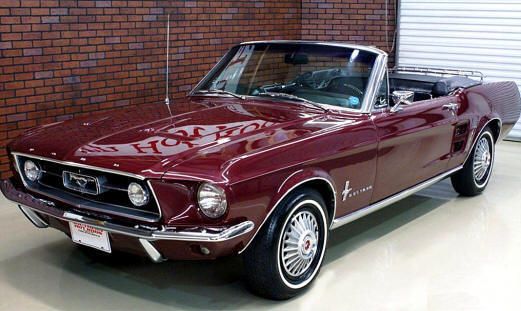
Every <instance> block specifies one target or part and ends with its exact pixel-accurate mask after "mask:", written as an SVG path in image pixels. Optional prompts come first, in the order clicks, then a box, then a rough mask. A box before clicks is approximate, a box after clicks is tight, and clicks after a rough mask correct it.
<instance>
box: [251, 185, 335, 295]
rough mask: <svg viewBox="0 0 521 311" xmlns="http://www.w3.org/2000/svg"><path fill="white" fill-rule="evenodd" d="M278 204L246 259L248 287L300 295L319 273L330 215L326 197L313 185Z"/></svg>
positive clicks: (271, 292)
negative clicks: (326, 205)
mask: <svg viewBox="0 0 521 311" xmlns="http://www.w3.org/2000/svg"><path fill="white" fill-rule="evenodd" d="M276 208H277V210H275V211H274V212H273V214H272V215H271V216H270V218H269V219H268V221H267V222H266V224H265V225H264V227H263V228H262V229H261V230H260V231H259V233H258V235H257V236H256V237H255V239H254V240H253V242H252V244H251V245H250V246H249V247H248V249H247V250H246V251H245V253H244V256H243V259H244V266H245V273H246V282H247V284H248V286H249V288H250V289H251V290H252V291H253V292H254V293H256V294H258V295H260V296H263V297H266V298H270V299H278V300H281V299H289V298H291V297H293V296H295V295H297V294H298V293H300V292H301V291H303V290H304V289H305V288H306V287H308V286H309V284H311V282H312V281H313V280H314V278H315V277H316V276H317V274H318V272H319V270H320V266H321V264H322V259H323V258H324V253H325V249H326V243H327V236H328V216H327V211H326V208H325V203H324V200H323V198H322V197H321V196H320V194H319V193H318V192H316V191H314V190H312V189H301V190H297V191H295V192H294V193H293V194H290V195H289V197H288V198H286V199H284V200H283V202H281V204H280V205H279V206H278V207H276Z"/></svg>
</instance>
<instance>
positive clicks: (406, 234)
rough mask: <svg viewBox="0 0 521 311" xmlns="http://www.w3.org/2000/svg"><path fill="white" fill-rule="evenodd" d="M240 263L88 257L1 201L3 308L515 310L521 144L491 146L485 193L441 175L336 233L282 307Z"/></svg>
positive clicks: (519, 276) (520, 250) (520, 246)
mask: <svg viewBox="0 0 521 311" xmlns="http://www.w3.org/2000/svg"><path fill="white" fill-rule="evenodd" d="M240 276H241V262H240V260H238V259H237V258H228V259H222V260H218V261H216V262H166V263H162V264H152V263H149V262H148V261H147V260H141V259H138V258H135V257H130V256H124V255H117V256H111V257H105V256H101V257H99V256H93V255H92V254H89V253H86V252H84V251H82V250H81V249H79V248H78V247H76V246H74V245H73V244H72V243H71V242H70V241H69V240H68V238H67V237H66V236H65V235H63V234H62V233H59V232H57V231H54V230H38V229H36V228H34V227H33V226H32V225H31V224H30V223H29V222H28V221H27V220H26V219H25V218H24V216H23V215H22V214H20V212H19V211H18V210H17V209H16V208H15V206H14V205H13V204H11V203H8V202H6V200H5V199H4V198H1V199H0V309H2V310H28V309H30V308H31V309H38V310H56V309H59V310H76V309H77V310H93V309H94V310H108V309H111V310H117V309H121V310H123V309H124V310H167V309H189V310H199V309H201V310H214V309H215V310H218V309H226V310H234V309H262V308H264V309H270V310H273V309H276V310H278V309H291V310H296V309H300V310H322V309H325V308H326V307H328V308H329V309H331V310H520V309H521V144H519V143H513V142H503V143H501V144H500V145H499V146H498V148H497V158H496V166H495V170H494V174H493V176H492V179H491V181H490V184H489V187H488V189H487V190H486V192H485V193H484V194H483V195H481V196H478V197H475V198H459V197H457V195H456V193H455V192H454V191H453V190H452V188H451V186H450V183H449V181H448V180H445V181H443V182H441V183H438V184H436V185H434V186H432V187H430V188H428V189H426V190H424V191H422V192H421V193H419V194H418V195H415V196H412V197H410V198H408V199H405V200H403V201H401V202H399V203H397V204H394V205H392V206H390V207H388V208H386V209H385V210H383V211H380V212H378V213H376V214H373V215H370V216H368V217H366V218H364V219H361V220H359V221H357V222H355V223H352V224H350V225H347V226H345V227H342V228H340V229H337V230H335V231H333V233H332V235H331V240H330V245H329V248H328V253H327V254H326V259H325V263H324V267H323V269H322V271H321V274H320V275H319V277H318V279H317V280H316V282H315V283H314V284H313V286H312V288H311V289H310V290H309V291H308V292H307V293H305V294H304V295H302V296H300V297H298V298H296V299H293V300H291V301H287V302H272V301H267V300H263V299H260V298H257V297H255V296H253V295H251V294H250V293H249V292H247V291H246V290H245V289H244V288H243V286H242V283H241V278H240Z"/></svg>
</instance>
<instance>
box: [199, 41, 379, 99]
mask: <svg viewBox="0 0 521 311" xmlns="http://www.w3.org/2000/svg"><path fill="white" fill-rule="evenodd" d="M376 57H377V55H376V54H375V53H371V52H368V51H364V50H358V49H350V48H346V47H338V46H329V45H320V44H306V43H256V44H251V45H241V46H237V47H235V48H233V49H232V50H231V51H230V52H229V53H228V54H227V55H226V57H225V59H224V61H223V62H221V63H220V65H219V67H218V68H216V70H214V71H213V74H212V75H211V76H209V77H207V78H206V79H205V82H203V83H202V85H200V86H199V87H198V88H197V89H196V90H195V91H194V93H206V94H208V93H213V94H226V93H225V92H227V93H228V94H229V95H230V94H234V95H240V96H245V95H246V96H270V97H272V98H273V97H277V98H281V99H286V100H295V101H300V102H302V103H303V104H306V103H307V104H309V103H319V104H327V105H333V106H338V107H345V108H352V109H360V108H361V105H362V101H363V98H364V95H365V91H366V88H367V83H368V80H369V76H370V74H371V70H372V68H373V65H374V63H375V60H376ZM288 94H289V95H291V96H287V95H288Z"/></svg>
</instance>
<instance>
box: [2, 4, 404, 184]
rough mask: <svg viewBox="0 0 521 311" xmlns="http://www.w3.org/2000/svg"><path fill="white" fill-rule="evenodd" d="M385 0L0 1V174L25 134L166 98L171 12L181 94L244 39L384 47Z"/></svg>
mask: <svg viewBox="0 0 521 311" xmlns="http://www.w3.org/2000/svg"><path fill="white" fill-rule="evenodd" d="M384 1H385V0H380V1H367V0H358V1H356V3H355V2H354V1H341V0H322V1H320V0H317V1H311V0H302V1H299V0H264V1H261V0H236V1H170V0H169V1H166V0H164V1H152V0H144V1H134V0H128V1H93V0H0V175H1V177H2V178H4V177H7V176H8V174H9V173H8V163H7V157H6V151H5V145H6V144H7V142H8V141H9V140H11V139H12V138H14V137H16V136H18V135H19V134H20V133H21V132H22V131H23V130H25V129H27V128H30V127H32V126H35V125H38V124H45V123H50V122H54V121H56V120H63V119H69V118H72V117H74V116H79V115H84V114H89V113H93V112H97V111H103V110H108V109H115V108H117V107H121V106H128V105H138V104H142V103H145V102H159V101H162V99H163V97H164V52H165V29H164V26H165V21H166V14H167V13H170V14H172V15H171V27H172V29H171V40H172V42H171V60H172V61H171V81H172V83H171V90H172V97H173V98H176V97H177V98H178V97H182V96H184V95H185V94H186V92H187V91H189V90H190V89H191V88H192V86H193V85H194V84H195V83H196V82H197V81H198V80H199V79H200V78H201V77H202V76H203V74H204V73H205V72H206V71H207V70H208V69H209V68H211V66H212V65H213V64H214V63H215V62H216V61H217V60H218V58H219V57H220V56H221V55H222V54H223V53H224V52H225V51H226V50H227V49H228V48H229V47H230V46H232V45H233V44H236V43H239V42H241V41H246V40H264V39H300V38H302V39H312V40H336V41H352V42H358V43H365V44H373V45H377V46H379V47H381V48H384V49H386V47H387V46H388V45H389V44H390V43H389V44H388V43H386V42H385V40H386V37H385V26H384V20H383V16H384V14H385V11H384V4H385V2H384ZM390 1H392V0H390ZM389 7H390V10H389V16H390V17H393V16H394V10H393V9H392V7H393V6H392V5H390V6H389ZM390 20H391V22H390V25H389V29H388V32H389V33H392V32H393V31H394V18H390ZM389 38H392V35H390V36H389Z"/></svg>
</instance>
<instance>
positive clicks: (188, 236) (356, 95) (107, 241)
mask: <svg viewBox="0 0 521 311" xmlns="http://www.w3.org/2000/svg"><path fill="white" fill-rule="evenodd" d="M386 65H387V54H386V53H385V52H383V51H381V50H378V49H376V48H372V47H365V46H358V45H349V44H341V43H322V42H305V41H265V42H249V43H243V44H240V45H238V46H235V47H233V48H232V49H231V50H230V51H229V52H228V53H227V54H226V55H225V56H224V57H223V58H222V59H221V60H220V61H219V63H218V64H217V65H216V66H215V67H214V68H213V69H212V70H211V71H210V72H209V74H208V75H207V76H206V77H205V78H204V79H203V80H202V81H201V82H200V83H199V84H198V85H197V86H196V87H195V88H194V89H193V91H192V92H191V93H190V94H189V95H188V96H187V98H186V99H184V100H178V101H175V102H172V103H169V104H168V103H167V104H162V103H150V104H147V105H142V106H138V107H130V108H126V109H123V110H119V111H116V112H110V113H105V114H100V115H96V116H91V117H83V118H78V119H74V120H70V121H64V122H57V123H54V124H49V125H45V126H40V127H37V128H34V129H31V130H29V131H27V132H26V133H25V134H23V135H22V136H21V137H19V138H18V139H16V140H14V141H13V142H12V143H11V144H10V145H9V146H8V153H9V156H10V157H11V160H12V169H13V173H14V177H12V178H11V179H8V180H4V181H2V182H1V183H0V185H1V190H2V192H3V193H4V195H5V196H6V197H7V198H8V199H10V200H12V201H14V202H16V203H17V205H18V206H19V207H20V209H21V211H22V212H23V214H25V216H27V218H28V219H29V220H30V221H31V222H32V223H33V224H34V225H36V226H37V227H39V228H45V227H52V228H55V229H58V230H61V231H63V232H64V233H65V234H67V235H68V236H70V237H71V239H72V240H73V241H75V242H76V243H79V244H83V245H86V246H89V247H93V248H97V249H99V250H101V251H105V252H111V251H113V250H123V251H126V252H133V253H137V254H143V255H146V256H148V257H150V258H151V259H152V260H153V261H154V262H160V261H163V260H165V259H213V258H217V257H221V256H227V255H233V254H241V255H242V256H243V259H244V267H245V272H246V273H245V275H246V282H247V284H248V285H249V287H250V288H251V289H252V290H253V291H254V292H256V293H258V294H260V295H262V296H265V297H269V298H273V299H286V298H290V297H292V296H294V295H296V294H297V293H299V292H301V291H302V290H303V289H305V288H306V287H308V286H309V284H310V283H311V282H312V281H313V279H315V277H316V276H317V274H318V271H319V269H320V266H321V264H322V259H323V258H324V253H325V250H326V244H327V240H328V234H329V231H330V230H332V229H335V228H338V227H339V226H342V225H344V224H347V223H349V222H352V221H354V220H356V219H358V218H360V217H362V216H364V215H367V214H369V213H371V212H374V211H376V210H379V209H381V208H383V207H385V206H388V205H390V204H392V203H393V202H396V201H397V200H399V199H402V198H404V197H406V196H408V195H410V194H412V193H414V192H416V191H418V190H420V189H423V188H425V187H428V186H429V185H432V184H433V183H435V182H437V181H440V180H442V179H444V178H446V177H450V178H451V180H452V184H453V185H454V189H455V190H456V191H457V192H459V193H460V194H461V195H464V196H473V195H477V194H479V193H481V192H482V191H483V190H484V189H485V187H486V186H487V183H488V182H489V178H490V175H491V172H492V166H493V163H494V145H495V143H496V142H498V141H499V140H501V139H502V138H503V137H504V136H505V135H506V134H507V133H508V131H509V130H510V129H511V128H512V126H513V125H514V124H515V122H516V121H517V119H518V118H519V115H520V109H521V108H520V107H521V106H520V96H519V91H518V88H517V86H516V84H515V83H513V82H495V83H483V82H482V77H481V76H480V75H479V73H477V72H464V71H455V70H436V69H425V68H423V69H422V68H397V69H395V70H387V66H386Z"/></svg>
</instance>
